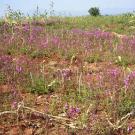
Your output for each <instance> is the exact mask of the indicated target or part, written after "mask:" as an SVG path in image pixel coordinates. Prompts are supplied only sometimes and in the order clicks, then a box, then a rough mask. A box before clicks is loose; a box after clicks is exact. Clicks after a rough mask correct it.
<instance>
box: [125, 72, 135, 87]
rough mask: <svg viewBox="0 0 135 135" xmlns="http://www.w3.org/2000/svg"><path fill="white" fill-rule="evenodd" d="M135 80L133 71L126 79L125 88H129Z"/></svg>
mask: <svg viewBox="0 0 135 135" xmlns="http://www.w3.org/2000/svg"><path fill="white" fill-rule="evenodd" d="M134 78H135V71H132V72H131V73H130V74H129V75H128V76H127V77H126V78H125V79H124V84H125V87H126V88H128V87H129V83H130V81H132V80H133V79H134Z"/></svg>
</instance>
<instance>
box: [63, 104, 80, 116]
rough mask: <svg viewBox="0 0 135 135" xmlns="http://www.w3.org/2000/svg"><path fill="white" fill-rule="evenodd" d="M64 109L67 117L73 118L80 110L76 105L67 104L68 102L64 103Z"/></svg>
mask: <svg viewBox="0 0 135 135" xmlns="http://www.w3.org/2000/svg"><path fill="white" fill-rule="evenodd" d="M65 111H66V114H67V116H68V117H69V118H75V117H77V116H78V115H79V113H80V112H81V111H80V109H79V108H78V107H73V106H69V105H68V104H65Z"/></svg>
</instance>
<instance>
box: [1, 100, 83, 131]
mask: <svg viewBox="0 0 135 135" xmlns="http://www.w3.org/2000/svg"><path fill="white" fill-rule="evenodd" d="M23 109H24V110H29V111H31V112H34V113H38V114H41V115H42V116H45V117H47V118H49V119H52V120H54V121H56V122H57V123H59V124H62V125H65V126H68V127H69V128H72V129H83V127H80V126H77V123H75V122H73V121H71V120H70V119H67V118H63V117H60V116H53V115H51V114H46V113H43V112H40V111H37V110H35V109H33V108H30V107H27V106H24V102H23V101H22V102H19V103H18V105H17V109H16V110H15V111H4V112H0V116H1V115H4V114H16V115H17V122H18V118H19V111H20V110H23Z"/></svg>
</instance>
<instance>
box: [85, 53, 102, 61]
mask: <svg viewBox="0 0 135 135" xmlns="http://www.w3.org/2000/svg"><path fill="white" fill-rule="evenodd" d="M85 61H86V62H88V63H95V62H102V61H103V60H102V59H101V56H100V55H99V54H94V55H92V56H88V57H87V58H86V59H85Z"/></svg>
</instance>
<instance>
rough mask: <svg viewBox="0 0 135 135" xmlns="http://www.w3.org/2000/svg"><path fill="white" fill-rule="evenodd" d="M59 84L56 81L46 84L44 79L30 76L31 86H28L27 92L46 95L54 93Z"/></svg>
mask: <svg viewBox="0 0 135 135" xmlns="http://www.w3.org/2000/svg"><path fill="white" fill-rule="evenodd" d="M58 85H59V82H58V81H57V80H53V81H52V82H50V83H48V81H47V80H45V78H44V77H42V76H39V77H35V76H34V77H33V76H32V75H31V84H30V86H29V90H30V92H32V93H37V94H48V93H51V92H54V91H55V90H56V88H57V87H58Z"/></svg>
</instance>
